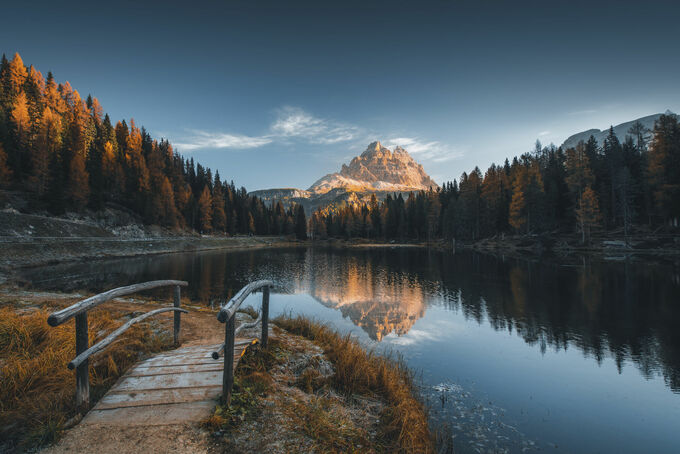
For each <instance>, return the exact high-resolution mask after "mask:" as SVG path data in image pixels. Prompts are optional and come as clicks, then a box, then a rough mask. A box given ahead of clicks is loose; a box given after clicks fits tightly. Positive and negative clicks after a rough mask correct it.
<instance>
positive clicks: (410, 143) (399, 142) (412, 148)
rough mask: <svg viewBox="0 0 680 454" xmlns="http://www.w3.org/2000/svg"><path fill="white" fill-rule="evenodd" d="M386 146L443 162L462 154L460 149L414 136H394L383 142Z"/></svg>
mask: <svg viewBox="0 0 680 454" xmlns="http://www.w3.org/2000/svg"><path fill="white" fill-rule="evenodd" d="M383 145H385V146H386V147H388V148H393V147H396V146H400V147H402V148H404V149H406V150H407V151H408V152H409V153H411V154H413V155H417V156H418V158H420V159H426V160H429V161H432V162H445V161H451V160H453V159H458V158H460V157H462V156H463V152H462V151H461V150H457V149H455V148H453V147H451V146H449V145H446V144H443V143H441V142H438V141H423V140H420V139H418V138H416V137H396V138H394V139H389V140H387V141H385V143H383Z"/></svg>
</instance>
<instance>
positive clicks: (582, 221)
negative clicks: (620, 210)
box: [576, 186, 602, 243]
mask: <svg viewBox="0 0 680 454" xmlns="http://www.w3.org/2000/svg"><path fill="white" fill-rule="evenodd" d="M576 219H577V221H578V224H579V226H580V229H581V235H582V236H581V239H582V241H583V242H584V243H585V242H586V241H590V232H591V229H592V228H593V227H596V226H598V225H599V223H600V220H601V219H602V215H601V214H600V205H599V203H598V201H597V196H596V195H595V191H593V190H592V188H591V187H590V186H587V187H586V188H585V189H584V190H583V194H582V195H581V198H580V199H579V204H578V208H577V209H576Z"/></svg>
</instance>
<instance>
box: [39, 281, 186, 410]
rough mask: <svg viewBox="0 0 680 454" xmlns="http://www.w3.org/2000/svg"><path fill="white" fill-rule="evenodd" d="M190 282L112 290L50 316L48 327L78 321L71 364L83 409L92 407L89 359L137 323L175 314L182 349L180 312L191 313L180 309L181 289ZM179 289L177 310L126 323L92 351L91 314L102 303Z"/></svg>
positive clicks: (175, 308)
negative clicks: (162, 289)
mask: <svg viewBox="0 0 680 454" xmlns="http://www.w3.org/2000/svg"><path fill="white" fill-rule="evenodd" d="M187 285H188V283H187V282H186V281H172V280H168V281H151V282H144V283H142V284H134V285H128V286H127V287H119V288H114V289H112V290H109V291H107V292H104V293H100V294H98V295H95V296H92V297H90V298H87V299H84V300H82V301H79V302H77V303H75V304H74V305H72V306H69V307H67V308H65V309H62V310H60V311H57V312H54V313H52V314H50V316H49V317H48V318H47V323H48V324H49V325H50V326H59V325H61V324H62V323H64V322H66V321H68V320H70V319H71V318H73V317H75V319H76V321H75V324H76V357H75V358H74V359H73V361H71V362H70V363H68V367H69V369H75V370H76V405H77V406H78V407H79V408H81V409H87V408H88V407H89V403H90V381H89V370H88V358H89V357H90V356H92V355H94V354H95V353H97V352H100V351H101V350H103V349H104V348H106V347H107V346H109V345H110V344H111V343H112V342H113V341H114V340H115V339H116V338H117V337H118V336H120V335H121V334H122V333H124V332H125V331H126V330H127V329H129V328H130V327H131V326H132V325H134V324H135V323H139V322H141V321H142V320H144V319H147V318H149V317H152V316H154V315H157V314H160V313H162V312H168V311H173V312H174V313H175V316H174V323H173V335H174V342H175V345H179V335H180V324H181V319H180V312H185V313H186V312H187V311H186V310H184V309H181V308H180V297H181V293H180V288H181V287H185V286H187ZM170 286H174V287H175V292H174V304H173V307H165V308H161V309H156V310H153V311H150V312H147V313H145V314H142V315H140V316H139V317H135V318H133V319H131V320H130V321H128V322H127V323H125V324H124V325H123V326H121V327H120V328H118V329H117V330H115V331H113V332H112V333H111V334H109V335H108V336H106V338H104V339H102V340H101V341H99V342H98V343H96V344H95V345H93V346H92V347H89V346H88V344H89V341H88V331H87V312H88V311H89V310H91V309H94V308H95V307H97V306H99V305H100V304H102V303H105V302H107V301H110V300H112V299H114V298H118V297H120V296H125V295H130V294H132V293H137V292H141V291H144V290H151V289H155V288H159V287H170Z"/></svg>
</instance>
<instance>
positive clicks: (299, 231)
mask: <svg viewBox="0 0 680 454" xmlns="http://www.w3.org/2000/svg"><path fill="white" fill-rule="evenodd" d="M295 238H297V239H298V240H306V239H307V217H306V216H305V209H304V208H303V207H302V205H298V206H297V207H296V209H295Z"/></svg>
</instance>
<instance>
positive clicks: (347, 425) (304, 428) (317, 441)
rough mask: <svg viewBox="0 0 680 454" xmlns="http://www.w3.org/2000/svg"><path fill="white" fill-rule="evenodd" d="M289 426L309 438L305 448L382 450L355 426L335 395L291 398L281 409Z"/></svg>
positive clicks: (364, 451)
mask: <svg viewBox="0 0 680 454" xmlns="http://www.w3.org/2000/svg"><path fill="white" fill-rule="evenodd" d="M284 412H285V416H286V423H287V425H288V427H289V428H290V430H297V431H300V432H302V433H303V434H304V435H306V436H307V437H309V439H311V440H313V444H312V445H311V446H308V447H306V448H307V449H308V450H309V452H323V453H330V452H337V453H340V452H342V453H349V452H353V453H354V452H356V453H359V452H361V453H373V452H378V451H382V448H379V447H377V446H375V443H374V442H373V441H371V437H370V435H369V433H368V432H367V431H366V429H365V428H363V427H357V425H356V424H355V423H354V421H353V420H352V418H351V416H350V415H349V414H348V412H347V410H346V409H345V407H344V406H343V404H342V403H341V402H339V401H338V400H337V399H334V398H332V397H327V396H316V395H312V397H311V399H310V400H309V401H308V402H307V401H297V402H291V404H290V405H289V406H287V407H285V409H284Z"/></svg>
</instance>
